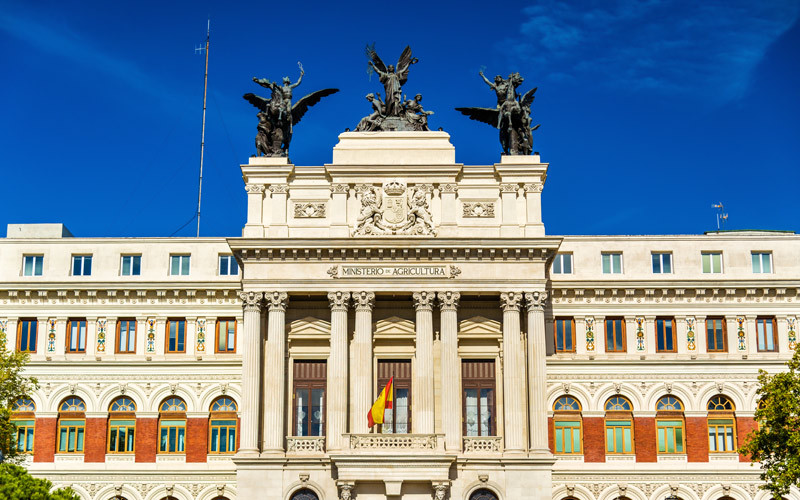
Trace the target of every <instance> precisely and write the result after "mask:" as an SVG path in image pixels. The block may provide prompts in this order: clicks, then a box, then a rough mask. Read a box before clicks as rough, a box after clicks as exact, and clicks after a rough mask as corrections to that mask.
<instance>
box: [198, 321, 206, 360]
mask: <svg viewBox="0 0 800 500" xmlns="http://www.w3.org/2000/svg"><path fill="white" fill-rule="evenodd" d="M205 350H206V320H204V319H198V320H197V352H205Z"/></svg>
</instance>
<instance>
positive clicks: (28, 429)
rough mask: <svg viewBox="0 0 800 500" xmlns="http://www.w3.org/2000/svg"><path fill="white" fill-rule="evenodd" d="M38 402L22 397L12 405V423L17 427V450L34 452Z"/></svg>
mask: <svg viewBox="0 0 800 500" xmlns="http://www.w3.org/2000/svg"><path fill="white" fill-rule="evenodd" d="M35 411H36V404H35V403H34V402H33V400H32V399H29V398H20V399H17V400H16V401H14V404H13V405H12V406H11V423H12V424H14V425H15V426H16V427H17V451H19V452H22V453H33V431H34V427H35V424H36V420H35V418H34V412H35Z"/></svg>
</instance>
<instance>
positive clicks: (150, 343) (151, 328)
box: [145, 319, 156, 352]
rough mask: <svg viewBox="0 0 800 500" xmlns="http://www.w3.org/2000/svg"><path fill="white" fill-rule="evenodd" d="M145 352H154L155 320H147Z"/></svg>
mask: <svg viewBox="0 0 800 500" xmlns="http://www.w3.org/2000/svg"><path fill="white" fill-rule="evenodd" d="M145 351H146V352H156V320H154V319H148V320H147V345H146V346H145Z"/></svg>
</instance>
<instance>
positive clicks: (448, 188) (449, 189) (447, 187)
mask: <svg viewBox="0 0 800 500" xmlns="http://www.w3.org/2000/svg"><path fill="white" fill-rule="evenodd" d="M439 192H440V193H456V192H458V184H439Z"/></svg>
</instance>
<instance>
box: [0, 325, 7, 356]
mask: <svg viewBox="0 0 800 500" xmlns="http://www.w3.org/2000/svg"><path fill="white" fill-rule="evenodd" d="M7 325H8V320H5V321H0V350H2V351H5V350H6V344H7V343H8V337H7V335H6V326H7Z"/></svg>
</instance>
